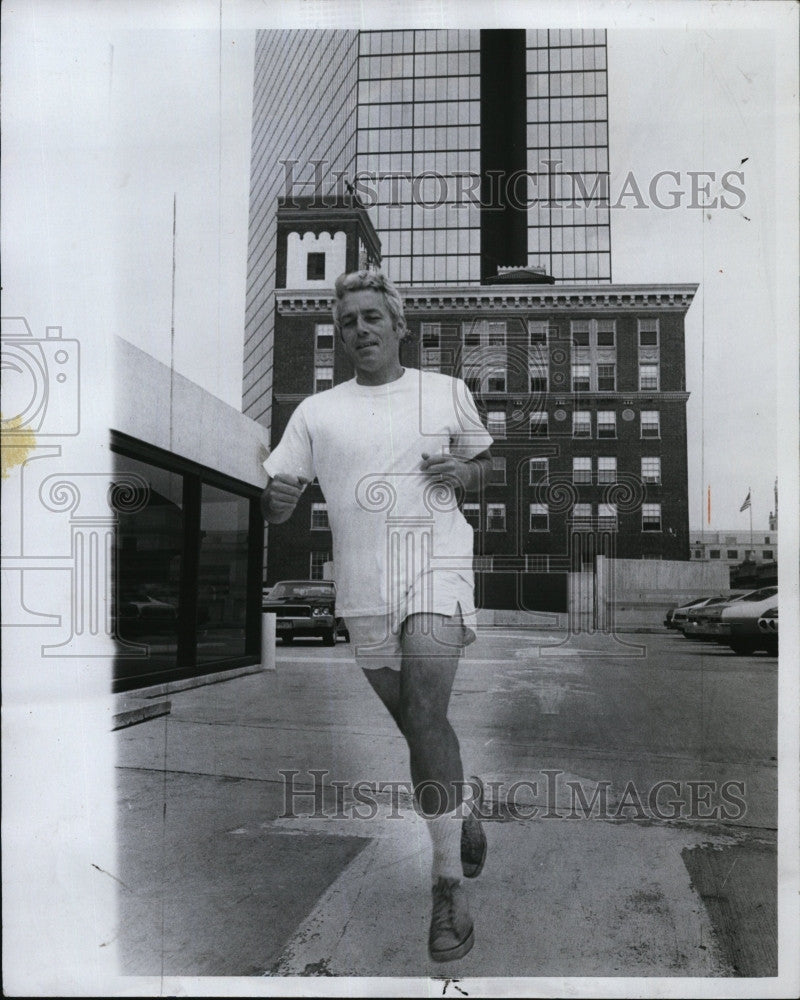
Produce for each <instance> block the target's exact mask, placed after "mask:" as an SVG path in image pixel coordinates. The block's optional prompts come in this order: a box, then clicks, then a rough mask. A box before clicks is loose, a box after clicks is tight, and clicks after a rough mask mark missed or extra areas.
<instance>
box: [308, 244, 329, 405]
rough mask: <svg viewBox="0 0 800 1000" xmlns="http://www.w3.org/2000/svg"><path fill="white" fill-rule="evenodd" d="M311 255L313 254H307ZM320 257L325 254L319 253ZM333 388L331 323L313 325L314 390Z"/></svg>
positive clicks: (322, 390)
mask: <svg viewBox="0 0 800 1000" xmlns="http://www.w3.org/2000/svg"><path fill="white" fill-rule="evenodd" d="M309 256H310V257H313V256H314V254H309ZM321 256H322V257H324V256H325V254H322V255H321ZM332 388H333V324H332V323H317V324H316V325H315V326H314V392H324V391H325V390H326V389H332Z"/></svg>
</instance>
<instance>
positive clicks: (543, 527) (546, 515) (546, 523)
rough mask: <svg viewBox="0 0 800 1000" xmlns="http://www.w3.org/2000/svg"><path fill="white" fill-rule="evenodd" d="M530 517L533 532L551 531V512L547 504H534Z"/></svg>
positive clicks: (531, 507)
mask: <svg viewBox="0 0 800 1000" xmlns="http://www.w3.org/2000/svg"><path fill="white" fill-rule="evenodd" d="M529 517H530V525H529V527H530V530H531V531H549V530H550V512H549V510H548V508H547V504H546V503H532V504H531V505H530V515H529Z"/></svg>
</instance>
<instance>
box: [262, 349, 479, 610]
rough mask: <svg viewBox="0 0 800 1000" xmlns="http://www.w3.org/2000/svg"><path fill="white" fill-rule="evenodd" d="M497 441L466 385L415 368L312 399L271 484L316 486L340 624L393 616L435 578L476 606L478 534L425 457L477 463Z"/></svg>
mask: <svg viewBox="0 0 800 1000" xmlns="http://www.w3.org/2000/svg"><path fill="white" fill-rule="evenodd" d="M491 443H492V437H491V435H490V434H489V432H488V431H487V430H486V428H485V427H484V426H483V424H482V423H481V420H480V417H479V416H478V412H477V410H476V408H475V402H474V400H473V398H472V394H471V393H470V391H469V389H468V388H467V386H466V385H465V384H464V382H463V381H461V379H455V378H451V377H450V376H449V375H440V374H438V373H437V372H420V371H417V370H416V369H414V368H407V369H406V370H405V371H404V373H403V375H402V376H401V377H400V378H399V379H397V380H396V381H394V382H389V383H387V384H386V385H379V386H369V385H359V383H358V382H356V380H355V379H351V380H350V381H349V382H344V383H342V384H341V385H337V386H335V387H334V388H333V389H328V390H327V391H325V392H320V393H317V394H316V395H314V396H309V397H307V398H306V399H304V400H303V401H302V402H301V403H300V405H299V406H298V407H297V409H296V410H295V411H294V413H293V414H292V416H291V418H290V420H289V423H288V424H287V426H286V430H285V431H284V434H283V437H282V438H281V441H280V444H278V446H277V447H276V448H275V449H274V451H273V452H272V453H271V454H270V456H269V458H268V459H267V460H266V461H265V462H264V468H265V469H266V470H267V473H268V475H269V476H271V477H274V476H276V475H278V474H282V475H292V476H302V477H304V478H305V479H308V480H309V481H310V480H312V479H313V478H314V477H315V476H316V478H317V479H318V480H319V485H320V487H321V489H322V492H323V494H324V495H325V500H326V502H327V505H328V519H329V521H330V526H331V532H332V535H333V564H334V578H335V580H336V607H337V613H338V614H341V615H351V616H356V615H376V614H392V613H396V612H397V609H398V608H399V607H401V606H403V602H404V601H405V600H406V597H407V595H408V593H409V592H410V590H411V589H412V588H418V587H419V583H420V580H421V579H425V575H426V574H428V573H431V572H432V571H444V573H445V574H447V573H452V574H455V575H456V576H457V577H459V578H461V579H462V580H463V583H464V585H465V591H464V592H465V593H468V594H469V597H468V598H467V600H468V603H469V607H464V608H463V609H462V610H463V612H464V613H465V614H469V613H470V612H474V605H473V604H472V581H473V576H472V546H473V532H472V527H471V526H470V525H469V524H468V523H467V521H466V520H465V519H464V516H463V514H462V513H461V511H460V510H459V509H458V506H457V504H456V499H455V496H454V492H453V490H452V489H451V488H450V487H443V486H442V485H441V484H437V483H436V482H435V481H434V480H433V479H432V478H431V476H430V474H425V473H423V472H422V471H420V464H421V462H422V453H423V452H425V453H427V454H428V455H431V456H432V455H435V454H440V453H442V451H443V450H444V451H445V452H447V451H449V452H450V454H452V455H455V456H456V457H458V458H463V459H470V458H474V457H475V456H476V455H478V454H480V453H481V452H482V451H485V450H486V449H487V448H488V447H489V446H490V445H491Z"/></svg>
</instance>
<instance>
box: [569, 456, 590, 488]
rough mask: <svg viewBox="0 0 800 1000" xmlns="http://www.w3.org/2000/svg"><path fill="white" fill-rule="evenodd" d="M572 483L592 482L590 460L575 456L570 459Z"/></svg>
mask: <svg viewBox="0 0 800 1000" xmlns="http://www.w3.org/2000/svg"><path fill="white" fill-rule="evenodd" d="M572 481H573V483H590V482H591V481H592V460H591V458H584V457H579V456H577V455H575V456H574V457H573V459H572Z"/></svg>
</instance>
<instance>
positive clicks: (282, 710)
mask: <svg viewBox="0 0 800 1000" xmlns="http://www.w3.org/2000/svg"><path fill="white" fill-rule="evenodd" d="M481 643H482V640H479V643H477V644H476V646H475V647H472V650H473V652H472V654H471V655H470V656H469V657H468V658H467V659H465V660H464V662H463V664H462V666H461V667H460V668H459V673H458V676H457V680H456V687H455V689H454V693H453V700H452V710H451V718H452V719H453V723H454V726H455V728H456V731H457V732H458V733H459V735H460V736H461V742H462V753H463V756H464V760H465V766H466V767H467V769H468V770H469V771H470V772H474V773H479V774H481V776H482V777H483V778H484V780H497V781H504V782H506V784H508V783H509V782H512V781H514V780H515V779H520V778H523V777H525V776H529V775H530V774H531V773H532V770H533V769H534V768H535V769H541V768H546V767H554V768H557V769H559V770H560V771H562V772H564V774H565V775H566V777H574V778H576V779H577V780H580V781H581V782H582V784H583V786H584V787H585V788H586V789H587V790H588V791H591V790H592V788H593V787H596V784H597V776H598V775H600V774H605V773H607V772H608V768H609V767H613V766H614V760H613V758H614V754H615V753H616V764H617V766H618V765H619V755H620V751H619V749H617V750H616V751H614V749H613V748H612V749H609V750H607V751H604V750H602V748H594V749H591V748H590V749H589V750H586V749H585V748H584V749H582V750H581V749H580V748H575V747H570V746H566V745H564V746H561V747H559V746H553V745H552V744H551V745H545V743H543V742H539V743H538V744H537V742H536V741H535V740H533V741H532V740H531V738H530V733H529V725H528V723H527V722H526V717H525V713H524V712H523V713H522V714H521V715H520V716H519V718H518V719H517V720H516V722H515V721H514V719H513V717H512V718H511V722H509V715H508V713H505V714H504V713H502V712H498V711H497V710H496V709H495V708H494V707H493V704H494V702H496V701H497V693H496V692H497V691H498V690H505V691H506V694H509V693H511V703H512V704H519V705H521V704H522V702H523V701H524V692H523V691H522V688H520V680H519V676H520V667H521V664H520V661H519V658H517V659H516V660H515V659H514V658H513V657H512V658H508V657H505V658H503V659H491V650H488V651H487V650H486V649H485V648H484V649H483V651H482V652H483V655H484V658H483V659H481V658H480V652H481V651H480V650H478V651H477V652H476V649H477V647H479V646H481ZM278 652H279V660H278V669H277V671H276V672H271V673H257V674H251V675H247V676H240V677H238V678H235V679H232V680H229V681H226V682H223V683H216V684H210V685H204V686H199V687H195V688H192V689H188V690H184V691H179V692H173V693H170V694H169V696H168V698H169V701H170V702H171V711H170V714H168V715H164V716H162V717H159V718H155V719H152V720H150V721H146V722H144V723H142V724H140V725H136V726H132V727H130V728H127V729H123V730H121V731H120V732H119V733H118V734H117V737H118V747H119V751H118V760H117V764H118V772H117V773H118V775H119V784H118V788H119V800H120V825H119V845H120V847H119V853H120V858H121V861H122V871H121V875H120V878H121V881H122V882H123V883H124V888H121V889H120V904H121V907H120V914H121V925H122V926H121V933H120V941H121V947H120V955H121V961H122V963H123V970H122V971H124V972H125V973H128V974H141V975H154V974H164V975H216V976H219V975H258V974H273V975H363V976H387V975H393V976H400V975H402V976H409V975H412V976H432V975H438V976H441V975H443V974H444V975H456V976H459V977H465V976H575V975H582V976H586V975H593V976H603V975H605V976H614V975H626V976H632V975H639V976H720V975H721V976H725V975H731V974H732V969H731V967H730V965H729V963H728V961H727V960H726V957H725V955H724V953H723V951H722V950H721V949H720V948H719V947H718V945H717V943H716V938H715V935H714V933H713V930H712V925H711V922H710V918H709V916H708V912H707V910H706V908H705V906H704V905H703V902H702V900H701V898H700V897H699V896H698V895H697V894H696V892H695V891H694V889H693V888H692V881H691V878H690V875H689V872H688V870H687V867H686V864H685V863H684V860H683V857H685V856H686V852H690V851H692V850H694V849H696V848H697V847H698V845H701V844H702V845H704V846H707V847H715V848H718V849H722V850H724V849H726V848H732V847H735V846H736V844H737V843H738V842H739V841H740V839H741V837H740V834H739V833H738V832H737V831H736V830H730V829H726V828H721V827H719V826H715V827H709V826H706V827H705V828H703V829H702V830H697V829H695V828H692V827H690V826H684V825H680V824H669V823H658V822H652V821H650V822H635V823H634V822H620V821H600V820H592V821H584V822H569V821H568V820H566V819H561V820H548V819H544V818H542V817H541V815H540V816H539V817H536V818H531V819H515V820H512V819H511V818H510V816H509V813H508V811H507V809H504V808H503V803H502V802H499V801H498V802H497V803H495V805H496V807H497V808H496V809H495V816H494V818H493V819H491V820H490V821H488V822H487V823H486V824H485V828H486V830H487V835H488V838H489V848H490V853H489V858H488V861H487V865H486V869H485V871H484V872H483V874H482V875H481V877H480V878H479V879H478V880H476V881H475V882H474V883H467V885H468V889H469V893H470V898H471V903H472V907H473V914H474V917H475V924H476V945H475V948H474V949H473V951H472V952H471V953H470V955H468V956H467V957H466V958H464V959H463V960H461V961H460V962H455V963H451V964H448V965H446V966H441V965H435V964H434V963H431V962H430V961H429V960H428V958H427V952H426V945H427V926H428V919H429V907H430V888H429V883H430V879H429V871H430V846H429V842H428V838H427V832H426V830H425V828H424V823H423V822H422V821H421V820H420V819H419V818H418V817H417V816H416V814H415V813H414V812H413V809H412V808H411V804H410V800H409V798H408V796H407V795H405V794H399V795H398V798H397V802H396V809H395V813H396V815H395V816H394V818H386V817H387V814H388V813H389V812H391V811H392V804H391V797H390V796H389V795H388V793H386V794H385V795H384V796H383V797H381V796H377V797H376V801H377V802H378V804H379V808H378V812H379V815H378V817H376V818H373V819H370V820H366V819H358V818H353V816H352V806H353V805H354V802H353V793H352V786H353V784H355V783H356V782H359V781H365V782H375V781H378V780H380V781H383V782H389V781H398V782H405V781H406V780H407V774H408V771H407V767H408V765H407V754H406V748H405V744H404V742H403V740H402V739H401V738H400V737H399V735H397V734H396V731H395V730H394V728H393V723H392V721H391V719H390V718H389V716H388V714H387V713H386V712H385V710H383V709H382V707H381V706H380V704H379V703H378V701H377V699H376V698H375V695H374V694H373V692H372V691H371V690H370V688H369V686H368V685H367V684H366V683H365V681H364V679H363V677H362V675H361V672H360V671H359V670H358V669H357V668H356V667H355V665H354V663H353V661H352V660H351V659H350V647H349V646H346V645H341V644H340V645H339V646H338V647H337V648H336V649H334V650H328V651H326V652H325V654H324V655H323V654H322V652H321V651H317V650H312V649H309V650H308V655H303V654H304V653H305V652H306V651H305V650H301V651H297V650H293V651H292V654H293V655H292V657H291V658H290V657H289V656H286V657H282V656H281V655H280V649H279V651H278ZM487 653H488V658H487ZM567 659H568V660H569V662H568V663H567V664H566V666H565V665H564V663H563V662H562V663H561V665H560V667H559V668H558V669H559V670H560V671H561V674H560V675H559V677H560V678H561V679H560V680H557V679H556V677H555V674H554V672H553V670H552V669H551V672H550V674H548V673H547V663H546V661H541V662H540V664H539V666H540V667H541V669H539V670H538V671H537V678H538V679H537V684H538V685H539V686H538V688H537V689H536V691H537V694H536V697H537V699H538V700H537V704H538V705H539V708H540V709H541V708H542V706H544V711H545V712H547V711H551V712H557V711H558V710H559V704H560V701H559V699H561V701H563V699H564V697H565V695H564V690H566V689H568V688H569V685H572V688H574V689H575V691H574V692H572V693H570V691H571V689H570V690H568V691H567V694H568V696H569V697H573V696H575V697H584V696H585V692H582V691H581V682H580V681H579V672H578V671H579V665H578V664H576V662H575V659H576V658H575V657H572V658H567ZM523 666H524V664H523ZM564 676H566V677H567V688H566V689H565V685H564V683H563V682H564ZM543 677H544V681H543V680H542V678H543ZM547 684H550V688H551V690H549V691H548V689H547ZM515 685H516V689H515V687H514V686H515ZM504 686H505V687H504ZM515 691H516V693H515ZM158 697H159V698H160V700H162V701H163V696H162V695H159V696H158ZM493 699H494V701H493ZM548 699H550V701H549V702H548ZM508 702H509V699H508V698H506V703H508ZM548 704H549V705H550V708H549V709H548ZM623 756H624V757H625V760H626V768H627V769H626V771H625V773H626V774H628V773H633V774H634V776H635V775H636V773H637V771H636V768H638V769H639V771H640V772H641V776H642V779H643V780H644V779H645V777H648V776H649V777H652V774H653V773H654V764H653V761H649V762H648V761H647V760H643V759H642V757H641V755H637V754H635V753H631V752H628V751H625V752H623ZM681 766H684V767H685V768H686V772H687V774H692V775H693V776H696V769H694V770H693V768H694V764H693V763H692V762H691V761H690V760H688V759H687V761H685V762H683V764H681V761H680V760H676V759H675V758H674V756H673V758H671V759H670V768H669V771H668V772H665V773H669V774H670V775H672V774H674V773H676V767H678V768H680V767H681ZM631 769H633V770H631ZM286 770H294V771H297V772H298V773H297V775H296V777H295V779H294V781H295V787H296V789H301V788H306V789H310V788H311V787H312V784H313V781H314V779H313V778H312V777H311V776H310V772H312V771H313V770H318V771H326V772H327V774H326V775H325V776H324V779H323V778H321V779H320V780H321V781H323V783H324V786H325V787H324V789H323V790H322V792H321V793H320V794H321V797H318V798H317V800H314V798H313V796H312V795H311V794H305V795H297V796H296V797H295V802H294V806H295V810H294V811H295V812H296V813H300V812H302V813H306V814H309V815H306V816H300V817H299V818H289V817H286V813H287V811H288V809H287V802H288V801H289V800H287V784H286V781H285V780H284V778H283V777H282V775H281V774H280V772H281V771H286ZM718 770H719V774H720V775H722V774H724V773H725V764H724V762H722V763H720V764H719V765H718ZM741 770H742V769H741V767H739V768H738V770H737V771H736V773H737V774H739V773H740V772H741ZM332 781H336V782H340V783H342V784H341V785H340V789H341V791H340V792H339V798H338V799H337V792H336V789H335V787H334V786H332V785H331V782H332ZM755 784H758V782H755ZM762 784H763V782H762ZM345 786H346V787H345ZM523 791H524V790H523ZM527 794H528V799H527V800H526V799H525V797H524V795H523V797H522V800H521V801H523V802H526V803H527V804H528V805H532V804H535V803H536V802H537V795H536V793H533V792H530V791H528V792H527ZM518 801H520V800H518ZM289 804H290V803H289ZM764 808H766V805H765V806H764ZM315 809H316V812H317V813H318V815H316V816H315V815H313V813H314V811H315ZM362 811H365V810H362ZM337 812H338V813H339V815H338V816H337ZM323 813H324V815H319V814H323ZM751 974H752V973H751Z"/></svg>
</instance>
